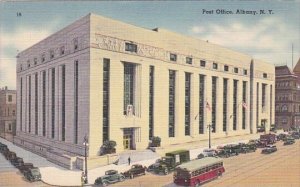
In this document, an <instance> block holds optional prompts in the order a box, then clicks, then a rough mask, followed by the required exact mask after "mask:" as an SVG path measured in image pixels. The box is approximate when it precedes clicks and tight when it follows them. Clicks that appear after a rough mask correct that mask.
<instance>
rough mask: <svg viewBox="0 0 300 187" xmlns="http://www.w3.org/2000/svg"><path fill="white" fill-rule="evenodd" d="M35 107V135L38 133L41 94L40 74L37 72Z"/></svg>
mask: <svg viewBox="0 0 300 187" xmlns="http://www.w3.org/2000/svg"><path fill="white" fill-rule="evenodd" d="M34 87H35V103H34V104H35V107H34V111H35V131H34V132H35V135H38V119H39V108H38V106H39V103H38V101H39V95H38V74H37V73H36V74H35V86H34Z"/></svg>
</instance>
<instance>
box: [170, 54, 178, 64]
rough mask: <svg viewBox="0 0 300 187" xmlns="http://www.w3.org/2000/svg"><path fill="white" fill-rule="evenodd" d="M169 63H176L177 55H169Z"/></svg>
mask: <svg viewBox="0 0 300 187" xmlns="http://www.w3.org/2000/svg"><path fill="white" fill-rule="evenodd" d="M170 61H173V62H176V61H177V55H176V54H174V53H170Z"/></svg>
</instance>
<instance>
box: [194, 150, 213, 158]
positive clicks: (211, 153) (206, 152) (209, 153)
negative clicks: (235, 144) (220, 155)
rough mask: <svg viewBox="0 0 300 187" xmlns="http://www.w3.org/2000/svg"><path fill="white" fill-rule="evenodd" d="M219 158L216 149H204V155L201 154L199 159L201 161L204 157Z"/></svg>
mask: <svg viewBox="0 0 300 187" xmlns="http://www.w3.org/2000/svg"><path fill="white" fill-rule="evenodd" d="M216 156H217V150H215V149H204V150H203V152H202V153H200V154H199V155H198V156H197V158H198V159H201V158H204V157H216Z"/></svg>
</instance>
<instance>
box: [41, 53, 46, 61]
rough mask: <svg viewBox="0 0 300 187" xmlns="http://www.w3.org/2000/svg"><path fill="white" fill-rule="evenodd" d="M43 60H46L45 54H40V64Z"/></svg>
mask: <svg viewBox="0 0 300 187" xmlns="http://www.w3.org/2000/svg"><path fill="white" fill-rule="evenodd" d="M45 60H46V59H45V54H42V56H41V61H42V62H45Z"/></svg>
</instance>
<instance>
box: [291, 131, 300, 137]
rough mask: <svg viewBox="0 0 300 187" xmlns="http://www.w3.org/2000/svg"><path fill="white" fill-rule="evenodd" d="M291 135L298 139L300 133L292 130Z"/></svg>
mask: <svg viewBox="0 0 300 187" xmlns="http://www.w3.org/2000/svg"><path fill="white" fill-rule="evenodd" d="M292 137H293V138H295V139H300V133H299V132H292Z"/></svg>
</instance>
